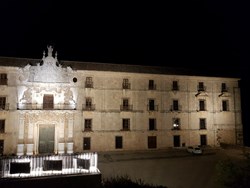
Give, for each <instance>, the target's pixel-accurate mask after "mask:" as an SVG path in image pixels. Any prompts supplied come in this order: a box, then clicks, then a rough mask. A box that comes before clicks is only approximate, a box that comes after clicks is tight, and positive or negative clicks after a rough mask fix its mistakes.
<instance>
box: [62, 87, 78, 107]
mask: <svg viewBox="0 0 250 188" xmlns="http://www.w3.org/2000/svg"><path fill="white" fill-rule="evenodd" d="M70 102H73V103H75V101H74V99H73V92H72V91H71V90H70V89H69V88H66V89H65V91H64V103H65V104H69V103H70Z"/></svg>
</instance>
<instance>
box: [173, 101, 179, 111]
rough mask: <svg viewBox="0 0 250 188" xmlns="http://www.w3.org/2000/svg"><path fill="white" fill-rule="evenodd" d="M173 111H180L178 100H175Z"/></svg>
mask: <svg viewBox="0 0 250 188" xmlns="http://www.w3.org/2000/svg"><path fill="white" fill-rule="evenodd" d="M172 110H173V111H178V110H179V101H178V100H173V107H172Z"/></svg>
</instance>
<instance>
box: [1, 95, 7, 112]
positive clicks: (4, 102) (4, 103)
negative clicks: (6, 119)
mask: <svg viewBox="0 0 250 188" xmlns="http://www.w3.org/2000/svg"><path fill="white" fill-rule="evenodd" d="M5 106H6V97H0V109H2V110H5Z"/></svg>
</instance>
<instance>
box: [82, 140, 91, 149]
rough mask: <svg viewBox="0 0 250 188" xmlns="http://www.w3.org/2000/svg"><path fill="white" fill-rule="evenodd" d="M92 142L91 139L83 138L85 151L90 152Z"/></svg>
mask: <svg viewBox="0 0 250 188" xmlns="http://www.w3.org/2000/svg"><path fill="white" fill-rule="evenodd" d="M90 145H91V140H90V137H84V138H83V150H90Z"/></svg>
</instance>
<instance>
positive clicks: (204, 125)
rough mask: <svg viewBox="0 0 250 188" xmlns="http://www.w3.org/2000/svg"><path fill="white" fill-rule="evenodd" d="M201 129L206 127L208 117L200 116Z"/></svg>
mask: <svg viewBox="0 0 250 188" xmlns="http://www.w3.org/2000/svg"><path fill="white" fill-rule="evenodd" d="M200 129H206V119H205V118H200Z"/></svg>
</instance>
